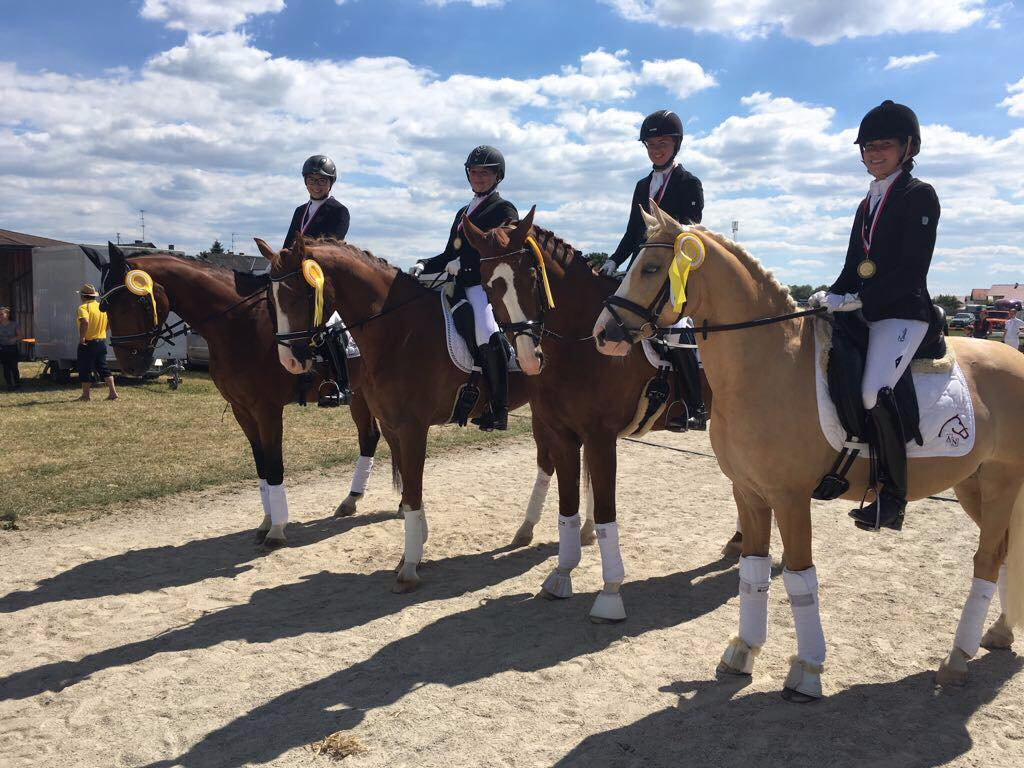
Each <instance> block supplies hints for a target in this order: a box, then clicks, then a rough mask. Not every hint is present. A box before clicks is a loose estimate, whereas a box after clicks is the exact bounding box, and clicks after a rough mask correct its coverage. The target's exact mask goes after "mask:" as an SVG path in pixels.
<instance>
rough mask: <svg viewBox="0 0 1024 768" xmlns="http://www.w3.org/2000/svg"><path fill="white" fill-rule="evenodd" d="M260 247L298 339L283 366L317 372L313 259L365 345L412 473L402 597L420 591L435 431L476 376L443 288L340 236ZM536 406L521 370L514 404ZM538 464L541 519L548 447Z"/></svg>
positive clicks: (374, 405)
mask: <svg viewBox="0 0 1024 768" xmlns="http://www.w3.org/2000/svg"><path fill="white" fill-rule="evenodd" d="M528 228H529V225H526V226H525V227H523V226H522V225H520V226H519V227H517V228H516V229H515V230H513V231H512V233H511V234H508V233H505V234H504V236H505V237H511V240H512V242H513V243H515V242H519V243H522V241H523V240H524V239H525V237H526V232H527V229H528ZM256 244H257V245H258V246H259V249H260V252H261V253H262V254H263V255H264V256H265V257H266V258H267V259H268V260H269V261H270V263H271V279H272V281H273V283H272V284H273V291H272V299H271V301H272V304H273V306H274V312H275V313H276V317H277V326H278V330H279V332H280V334H281V335H282V336H288V337H291V338H290V340H289V341H288V346H282V347H281V352H280V356H281V364H282V365H283V366H285V367H287V368H288V370H290V371H301V370H304V369H306V368H308V366H309V360H308V354H309V351H308V344H307V342H306V341H303V338H302V337H305V338H306V339H308V337H309V336H310V334H311V332H314V331H315V330H316V329H315V322H313V321H312V320H311V318H315V316H316V313H315V310H314V305H315V304H316V303H317V301H318V300H317V297H316V290H315V289H314V288H312V287H311V286H310V284H308V282H307V281H306V280H305V275H306V274H308V269H309V267H310V263H315V265H319V269H320V270H321V271H322V273H323V283H322V289H321V290H322V296H321V299H320V306H321V313H320V316H321V318H323V317H328V316H330V315H331V313H333V312H335V311H337V312H338V313H339V314H340V315H341V316H342V317H343V318H344V319H345V321H346V323H347V324H348V328H349V329H350V333H351V334H352V335H353V337H354V338H355V341H356V344H358V346H359V350H360V353H361V355H362V358H361V360H362V364H363V369H362V376H363V378H362V389H363V395H364V396H365V398H366V402H367V403H368V404H369V408H370V412H371V413H372V414H373V415H374V416H375V417H376V418H377V419H378V420H379V421H380V425H381V428H382V429H383V431H384V434H385V436H387V437H388V442H389V443H390V444H391V445H392V447H393V448H396V449H397V451H396V452H397V454H398V457H399V470H400V472H401V476H402V489H401V491H402V501H401V510H402V512H403V513H404V517H405V548H404V555H403V557H402V561H401V563H400V565H399V568H398V575H397V579H396V582H395V585H394V587H393V591H395V592H408V591H410V590H412V589H415V588H416V586H417V585H418V584H419V581H420V578H419V575H418V574H417V572H416V567H417V565H419V563H420V560H421V559H422V556H423V543H424V542H425V541H426V539H427V521H426V515H425V513H424V510H423V465H424V461H425V459H426V451H427V431H428V430H429V428H430V426H431V425H434V424H445V423H447V422H448V421H449V419H450V418H451V415H452V409H453V406H454V404H455V399H456V397H457V394H458V391H459V388H460V386H461V385H462V384H464V383H465V382H466V380H467V375H466V374H465V373H463V372H462V371H461V370H459V369H458V368H457V367H455V365H454V363H452V361H451V358H450V356H449V354H448V348H447V342H446V339H445V323H444V318H443V316H442V310H441V306H440V300H439V299H438V295H437V292H436V291H432V290H430V289H428V288H426V287H424V286H422V285H420V283H419V281H417V280H416V279H414V278H412V277H410V276H409V275H406V274H404V273H403V272H401V271H400V270H398V269H396V268H395V267H393V266H391V265H390V264H388V263H387V262H386V261H385V260H384V259H380V258H377V257H376V256H373V255H372V254H370V253H369V252H367V251H364V250H363V249H361V248H358V247H356V246H354V245H351V244H349V243H345V242H341V241H337V240H332V239H324V240H313V241H311V242H306V241H305V240H304V239H303V238H302V237H301V236H299V237H297V238H296V240H295V242H294V243H293V244H292V247H291V248H290V249H285V250H283V251H281V252H280V253H276V252H275V251H274V250H273V249H271V248H270V246H269V245H267V244H266V243H265V242H263V241H262V240H259V239H257V240H256ZM314 269H315V266H314ZM533 361H535V362H536V358H535V357H534V358H533ZM524 364H525V365H529V364H530V361H529V360H528V361H526V362H525V363H524ZM537 364H538V366H539V362H538V363H537ZM486 399H487V398H486V397H484V396H483V395H481V397H480V399H479V402H478V403H477V405H476V407H475V409H474V411H473V414H479V413H480V412H481V411H482V409H483V406H484V405H485V401H486ZM526 400H527V391H526V377H524V376H522V375H519V374H516V373H513V374H511V375H510V376H509V407H510V408H513V409H514V408H518V407H519V406H521V405H523V404H524V403H525V402H526ZM537 463H538V466H539V467H540V471H539V472H538V483H537V484H536V487H535V488H534V493H533V497H532V498H531V504H530V510H532V511H533V512H534V513H535V515H536V516H539V513H540V508H541V506H542V505H543V501H544V496H545V495H546V491H547V484H546V483H541V482H540V478H541V477H542V476H546V477H550V475H551V471H552V465H551V459H550V457H549V456H547V455H546V452H545V450H544V447H543V445H542V444H541V442H539V441H538V444H537ZM535 522H536V519H531V512H530V511H528V513H527V519H526V521H524V523H523V525H522V527H521V528H520V530H519V533H518V534H517V535H516V540H515V542H514V545H522V544H526V543H529V541H530V538H531V536H532V529H533V525H534V523H535Z"/></svg>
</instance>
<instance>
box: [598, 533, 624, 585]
mask: <svg viewBox="0 0 1024 768" xmlns="http://www.w3.org/2000/svg"><path fill="white" fill-rule="evenodd" d="M597 545H598V547H600V548H601V575H602V576H603V577H604V582H605V584H621V583H622V580H623V579H624V578H625V577H626V568H625V566H624V565H623V564H622V552H621V551H620V550H619V524H618V523H598V524H597Z"/></svg>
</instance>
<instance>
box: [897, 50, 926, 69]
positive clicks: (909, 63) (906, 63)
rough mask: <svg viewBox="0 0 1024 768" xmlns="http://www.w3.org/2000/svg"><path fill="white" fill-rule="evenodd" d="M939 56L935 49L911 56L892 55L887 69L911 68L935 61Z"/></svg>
mask: <svg viewBox="0 0 1024 768" xmlns="http://www.w3.org/2000/svg"><path fill="white" fill-rule="evenodd" d="M937 58H939V54H937V53H936V52H935V51H928V53H920V54H915V55H911V56H890V57H889V61H888V63H887V64H886V65H885V68H886V69H910V68H911V67H916V66H917V65H918V64H925V63H927V62H929V61H935V59H937Z"/></svg>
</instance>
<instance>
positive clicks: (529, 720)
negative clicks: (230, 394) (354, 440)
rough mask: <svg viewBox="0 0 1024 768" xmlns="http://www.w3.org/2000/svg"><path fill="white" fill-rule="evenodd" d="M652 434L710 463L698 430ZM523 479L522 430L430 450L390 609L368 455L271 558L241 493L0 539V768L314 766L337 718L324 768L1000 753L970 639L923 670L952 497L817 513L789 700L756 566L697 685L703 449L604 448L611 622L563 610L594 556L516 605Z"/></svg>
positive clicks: (981, 666)
mask: <svg viewBox="0 0 1024 768" xmlns="http://www.w3.org/2000/svg"><path fill="white" fill-rule="evenodd" d="M653 439H654V440H657V441H659V442H662V443H666V444H671V445H674V446H677V447H681V448H686V449H689V450H693V451H700V452H710V449H709V445H708V442H707V439H706V437H705V436H703V435H684V436H667V435H657V436H656V437H654V438H653ZM534 472H535V470H534V464H533V446H532V443H531V442H530V441H528V440H514V441H508V442H505V443H502V444H501V445H499V446H495V447H489V446H488V447H484V448H477V449H471V450H465V451H462V452H459V453H454V454H449V455H447V456H444V457H441V458H437V459H433V460H430V461H429V463H428V471H427V494H426V502H427V503H426V508H427V514H428V518H429V521H430V541H429V542H428V543H427V547H426V557H427V558H428V559H429V562H428V563H427V564H426V565H425V566H423V567H422V568H421V569H420V574H421V576H422V577H423V579H424V584H423V586H422V587H421V588H420V589H419V591H417V592H415V593H413V594H411V595H404V596H395V595H392V594H391V593H390V592H389V586H390V584H391V580H392V573H391V569H392V568H393V567H394V565H395V564H396V562H397V560H398V557H399V555H400V549H401V544H402V522H401V521H400V520H398V519H396V518H395V516H394V514H393V511H394V509H395V507H396V506H397V497H396V496H395V495H394V494H393V493H392V491H391V489H390V487H389V485H390V483H389V482H388V478H387V477H386V474H387V473H386V471H385V468H384V467H380V468H378V469H377V470H376V471H375V475H374V478H373V481H372V483H371V489H370V493H369V494H368V496H367V498H366V499H365V500H364V501H363V503H362V505H361V508H360V512H359V514H358V515H357V516H356V517H354V518H349V519H344V520H335V519H333V518H331V517H330V514H331V512H332V511H333V509H334V506H335V505H336V504H337V502H338V501H339V500H340V499H341V498H342V496H343V495H344V493H343V491H344V490H345V489H346V488H347V481H348V477H347V476H343V477H329V478H325V477H321V476H307V477H306V478H303V479H301V480H298V479H297V480H296V481H294V482H293V483H292V485H291V491H290V495H289V501H290V506H291V510H292V519H293V520H294V521H295V523H293V525H292V526H291V527H290V529H289V535H290V537H291V541H292V546H291V547H290V548H289V549H287V550H283V551H278V552H275V553H273V554H271V555H268V556H262V555H260V554H259V553H258V552H257V550H256V549H255V547H254V546H253V544H252V541H251V532H250V529H251V528H252V527H253V526H254V525H255V523H256V522H258V520H259V518H260V516H261V515H260V513H259V511H258V506H259V501H258V498H257V496H256V494H255V492H253V491H252V490H251V489H249V488H247V487H242V488H229V489H221V490H218V491H211V492H207V493H202V494H189V495H186V496H178V497H171V498H166V499H164V500H162V501H159V502H155V503H152V504H148V505H146V506H145V508H144V509H142V510H141V511H135V512H127V511H126V512H125V513H123V514H118V515H114V516H111V517H107V518H105V519H101V520H95V521H91V522H85V523H83V524H81V525H78V526H75V527H69V528H66V529H63V530H45V531H39V530H36V531H33V530H28V531H20V532H11V533H5V534H3V535H2V537H0V563H2V572H3V588H2V589H0V595H3V596H2V597H0V765H3V766H4V768H7V766H12V767H13V766H47V768H63V767H65V766H66V767H68V768H72V767H74V768H78V767H80V766H147V765H148V766H177V765H181V766H194V767H196V768H210V767H212V766H242V765H264V764H273V765H281V766H293V765H294V766H299V765H302V766H309V765H328V764H331V760H330V759H329V758H326V757H323V756H321V757H313V755H312V754H311V752H310V751H309V750H307V749H306V748H305V746H304V745H307V744H309V743H311V742H314V741H316V740H318V739H321V738H323V737H325V736H327V735H328V734H330V733H333V732H335V731H339V730H342V729H344V730H346V731H347V732H348V733H349V734H350V735H351V736H353V737H354V738H355V739H356V740H357V741H358V742H359V743H361V744H362V745H363V746H365V748H366V749H367V751H366V752H365V753H364V754H361V755H356V756H353V757H350V758H348V759H346V760H345V761H344V763H343V765H346V766H352V768H364V767H367V766H388V768H396V767H398V766H416V767H417V768H422V767H425V766H443V767H444V768H462V767H463V766H551V765H565V766H588V767H589V766H623V767H626V766H630V767H632V766H644V767H648V766H659V767H661V766H665V767H666V768H668V767H669V766H684V765H685V766H704V765H707V766H731V765H736V766H744V767H747V766H751V765H785V766H788V767H789V768H793V767H795V766H858V767H860V766H876V765H877V766H881V765H894V766H897V765H898V766H938V765H965V766H966V765H972V766H973V765H983V766H1007V767H1009V766H1020V765H1024V712H1022V701H1024V697H1022V694H1024V674H1018V672H1019V671H1020V667H1021V665H1022V664H1021V661H1020V660H1019V659H1018V658H1017V657H1016V656H1015V655H1014V654H1012V653H1009V652H997V653H987V652H986V651H981V652H980V654H979V656H978V657H977V658H976V659H975V660H974V661H973V662H972V663H971V681H970V683H969V685H968V687H967V688H965V689H960V690H948V691H947V690H942V691H938V690H936V689H934V687H933V684H932V670H933V669H934V668H935V667H936V665H937V664H938V662H939V661H940V659H941V658H942V657H943V656H944V655H945V654H946V653H947V652H948V650H949V648H950V645H951V643H952V638H953V633H954V630H955V628H956V622H957V619H958V617H959V611H960V607H961V605H962V601H963V599H964V598H965V596H966V591H967V587H968V585H969V579H970V563H971V556H972V554H973V550H974V545H975V539H976V533H975V528H974V526H973V524H972V523H970V521H969V520H968V519H967V517H966V515H964V514H963V513H962V512H961V511H960V509H959V507H958V506H956V505H954V504H949V503H943V502H937V501H927V502H921V503H917V504H913V505H911V507H910V509H909V518H908V519H909V523H908V526H907V527H906V528H905V529H904V531H903V533H902V534H900V535H894V534H883V535H880V536H872V535H868V534H865V533H861V532H858V531H856V530H855V529H854V528H853V526H852V525H851V524H850V523H849V521H848V520H847V518H846V514H845V512H846V509H847V506H848V505H847V503H846V502H838V503H829V504H819V505H818V506H817V507H816V509H815V525H816V534H817V536H816V553H815V554H816V556H815V560H816V563H817V566H818V572H819V576H820V579H821V582H822V590H821V602H822V614H823V620H824V624H825V632H826V638H827V640H828V644H829V654H830V655H829V660H828V662H827V667H826V675H825V677H824V683H825V687H826V694H827V696H828V698H827V699H826V700H824V701H823V702H820V703H818V704H816V705H811V706H804V707H800V706H796V705H788V704H785V703H784V702H783V701H782V700H781V698H780V697H779V695H778V690H779V689H780V687H781V684H782V680H783V678H784V677H785V674H786V670H787V668H788V663H787V659H788V657H789V655H790V654H791V653H793V652H794V651H795V636H794V633H793V631H792V629H791V620H790V614H789V608H788V605H787V604H786V601H785V590H784V589H783V588H782V585H781V583H778V582H777V583H776V584H775V586H774V587H773V591H772V597H771V606H770V612H771V627H770V631H769V639H768V644H767V646H766V647H765V650H764V653H763V654H762V655H761V657H760V658H759V659H758V662H757V667H756V670H755V674H754V677H753V679H752V680H749V681H746V684H744V682H742V681H738V680H737V681H727V682H717V681H716V680H715V675H714V668H715V664H716V663H717V661H718V657H719V655H720V653H721V651H722V649H723V648H724V646H725V644H726V642H727V641H728V640H729V638H730V637H731V636H732V634H734V633H735V631H736V626H737V607H736V605H737V600H736V591H737V576H736V571H735V568H734V567H733V564H732V563H727V562H721V561H719V560H718V553H719V550H720V548H721V545H722V543H723V542H724V541H725V540H726V539H727V538H728V536H729V535H730V534H731V532H732V529H733V523H734V520H735V510H734V507H733V503H732V497H731V493H730V489H729V485H728V484H727V482H726V481H725V478H724V477H723V476H722V475H721V474H720V472H719V470H718V467H717V464H716V463H715V462H714V460H712V459H708V458H704V457H701V456H694V455H687V454H681V453H677V452H673V451H667V450H662V449H658V448H653V447H648V446H643V445H635V444H630V445H623V446H622V447H621V448H620V467H619V477H620V504H619V509H620V512H619V520H620V525H621V529H622V542H623V557H624V560H625V563H626V570H627V583H626V584H625V586H624V587H623V590H622V591H623V595H624V598H625V601H626V609H627V611H628V612H629V618H628V620H627V621H626V622H625V623H623V624H620V625H615V626H595V625H592V624H590V623H589V622H588V621H587V613H588V611H589V609H590V605H591V602H592V600H593V595H594V593H595V591H596V590H597V589H598V588H599V587H600V563H599V559H598V552H597V549H596V548H587V549H585V550H584V559H583V563H582V565H581V567H580V568H579V569H578V570H577V571H576V573H575V575H574V584H575V588H576V592H577V596H576V597H575V598H573V599H571V600H568V601H565V602H559V603H549V602H546V601H542V600H537V599H534V598H533V595H534V594H535V593H536V591H537V589H538V587H539V585H540V583H541V581H542V580H543V579H544V577H545V576H546V575H547V573H548V570H549V569H550V568H551V567H552V562H553V561H552V558H553V556H554V555H555V553H556V549H555V545H554V542H555V541H556V540H557V532H556V526H555V514H556V498H555V494H556V489H555V487H554V485H553V486H552V493H551V495H550V496H549V498H548V503H547V506H546V509H545V515H544V519H543V520H542V522H541V524H540V525H539V526H538V528H537V532H538V536H537V538H536V540H535V544H534V546H533V547H530V548H527V549H522V550H518V551H512V552H510V551H506V550H505V549H504V547H505V546H506V545H507V544H508V542H509V541H510V540H511V538H512V535H513V533H514V532H515V530H516V528H517V527H518V524H519V522H520V520H521V517H522V511H523V509H524V507H525V503H526V500H527V497H528V495H529V492H530V487H531V484H532V479H533V476H534ZM343 474H345V473H343ZM773 550H774V553H775V554H776V555H778V554H779V552H780V551H781V548H780V547H779V545H778V541H777V540H776V542H775V543H774V544H773ZM990 618H994V614H993V615H992V616H991V617H990Z"/></svg>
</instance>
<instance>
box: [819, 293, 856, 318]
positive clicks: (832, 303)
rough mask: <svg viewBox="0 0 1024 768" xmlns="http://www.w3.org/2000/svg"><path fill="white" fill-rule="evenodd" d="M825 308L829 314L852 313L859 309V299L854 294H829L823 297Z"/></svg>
mask: <svg viewBox="0 0 1024 768" xmlns="http://www.w3.org/2000/svg"><path fill="white" fill-rule="evenodd" d="M824 304H825V308H826V309H828V312H829V314H832V313H834V312H852V311H854V310H855V309H860V308H861V301H860V297H859V296H857V294H855V293H846V294H840V293H830V294H828V295H827V296H825V302H824Z"/></svg>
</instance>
